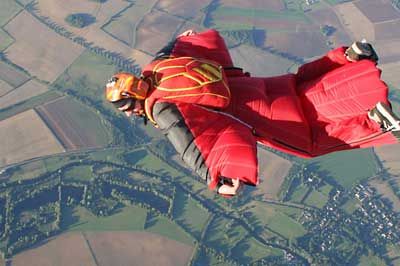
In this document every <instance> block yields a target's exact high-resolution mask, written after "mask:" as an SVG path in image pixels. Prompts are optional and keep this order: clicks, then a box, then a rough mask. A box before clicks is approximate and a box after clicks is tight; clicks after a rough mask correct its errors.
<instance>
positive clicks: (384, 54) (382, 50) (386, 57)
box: [373, 39, 400, 65]
mask: <svg viewBox="0 0 400 266" xmlns="http://www.w3.org/2000/svg"><path fill="white" fill-rule="evenodd" d="M373 45H374V47H375V49H376V51H377V53H378V55H379V63H380V65H382V64H386V63H393V62H397V61H400V50H399V49H398V47H399V45H400V39H398V40H377V41H375V42H373Z"/></svg>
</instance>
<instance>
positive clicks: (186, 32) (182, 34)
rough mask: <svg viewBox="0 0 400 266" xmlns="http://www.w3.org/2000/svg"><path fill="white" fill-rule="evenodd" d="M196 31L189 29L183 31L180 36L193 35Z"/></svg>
mask: <svg viewBox="0 0 400 266" xmlns="http://www.w3.org/2000/svg"><path fill="white" fill-rule="evenodd" d="M195 34H196V32H195V31H194V30H187V31H185V32H183V33H181V34H180V35H179V36H178V37H183V36H191V35H195Z"/></svg>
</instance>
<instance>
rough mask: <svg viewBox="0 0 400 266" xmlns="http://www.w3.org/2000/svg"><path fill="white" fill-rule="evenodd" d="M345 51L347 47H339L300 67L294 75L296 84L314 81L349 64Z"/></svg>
mask: <svg viewBox="0 0 400 266" xmlns="http://www.w3.org/2000/svg"><path fill="white" fill-rule="evenodd" d="M346 49H347V47H340V48H337V49H334V50H331V51H329V52H328V53H327V54H326V55H325V56H323V57H321V58H319V59H317V60H314V61H311V62H309V63H306V64H304V65H302V66H301V67H300V68H299V69H298V71H297V74H296V82H297V84H300V83H302V82H306V81H310V80H314V79H316V78H318V77H321V76H322V75H324V74H326V73H328V72H330V71H332V70H334V69H336V68H339V67H341V66H343V65H346V64H351V62H350V61H348V60H347V59H346V56H345V51H346Z"/></svg>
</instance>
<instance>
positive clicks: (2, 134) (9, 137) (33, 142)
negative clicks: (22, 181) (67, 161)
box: [0, 110, 64, 166]
mask: <svg viewBox="0 0 400 266" xmlns="http://www.w3.org/2000/svg"><path fill="white" fill-rule="evenodd" d="M32 132H35V134H32ZM0 147H1V151H0V166H4V165H7V164H11V163H16V162H20V161H24V160H27V159H31V158H34V157H40V156H45V155H50V154H54V153H59V152H62V151H64V149H63V147H62V145H61V144H60V143H59V142H58V141H57V139H56V138H55V137H54V136H53V134H52V133H51V131H50V130H49V129H48V128H47V127H46V125H45V124H44V123H43V121H42V120H41V119H40V117H39V116H38V115H37V114H36V112H35V111H33V110H29V111H26V112H23V113H20V114H18V115H16V116H14V117H11V118H8V119H6V120H3V121H0Z"/></svg>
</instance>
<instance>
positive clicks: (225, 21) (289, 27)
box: [215, 15, 310, 33]
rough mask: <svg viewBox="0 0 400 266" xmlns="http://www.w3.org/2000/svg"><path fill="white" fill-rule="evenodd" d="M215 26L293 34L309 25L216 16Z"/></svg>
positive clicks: (284, 21)
mask: <svg viewBox="0 0 400 266" xmlns="http://www.w3.org/2000/svg"><path fill="white" fill-rule="evenodd" d="M215 19H216V21H217V24H218V25H220V24H221V25H224V28H225V27H227V28H231V27H229V25H230V24H233V25H241V24H243V25H247V27H249V26H254V27H256V28H259V29H267V31H271V32H279V31H284V32H285V33H286V32H287V31H289V32H295V31H296V30H297V29H298V28H299V27H302V28H309V27H310V25H308V24H307V23H306V22H304V21H293V20H292V21H291V20H285V19H283V18H282V19H268V18H252V17H246V16H224V15H218V16H216V17H215Z"/></svg>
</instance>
